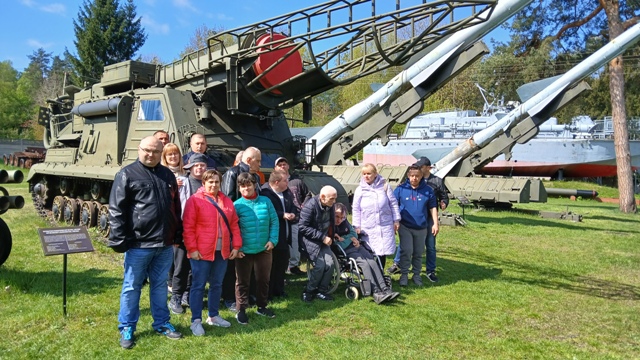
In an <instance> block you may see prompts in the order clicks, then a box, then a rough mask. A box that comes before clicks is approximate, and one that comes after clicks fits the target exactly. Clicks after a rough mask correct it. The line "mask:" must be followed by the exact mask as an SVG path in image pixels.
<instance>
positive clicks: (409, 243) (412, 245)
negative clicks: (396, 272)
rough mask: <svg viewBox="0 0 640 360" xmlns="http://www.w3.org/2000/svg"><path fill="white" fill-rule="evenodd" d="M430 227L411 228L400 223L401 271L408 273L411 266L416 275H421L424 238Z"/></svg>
mask: <svg viewBox="0 0 640 360" xmlns="http://www.w3.org/2000/svg"><path fill="white" fill-rule="evenodd" d="M428 231H429V229H410V228H408V227H406V226H404V225H402V224H400V229H398V235H399V236H400V273H401V274H408V273H409V266H411V267H412V269H411V270H412V272H413V274H414V275H418V276H419V275H420V270H421V269H422V253H423V251H424V240H425V239H426V238H427V232H428Z"/></svg>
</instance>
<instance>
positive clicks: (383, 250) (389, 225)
mask: <svg viewBox="0 0 640 360" xmlns="http://www.w3.org/2000/svg"><path fill="white" fill-rule="evenodd" d="M386 184H387V181H386V180H385V179H384V178H383V177H382V176H380V174H378V176H376V178H375V179H374V180H373V183H372V184H371V185H369V184H367V182H366V181H364V179H362V180H360V186H358V188H357V189H356V191H355V193H354V194H353V206H352V211H353V218H352V219H353V221H352V225H353V227H354V228H360V229H361V230H362V231H364V232H365V233H366V235H367V236H368V241H369V245H370V246H371V248H372V249H373V252H374V253H375V254H376V255H391V254H394V253H395V251H396V234H395V230H394V228H393V223H394V221H400V210H399V209H398V201H397V200H396V198H395V197H394V196H393V191H392V189H391V186H389V185H386Z"/></svg>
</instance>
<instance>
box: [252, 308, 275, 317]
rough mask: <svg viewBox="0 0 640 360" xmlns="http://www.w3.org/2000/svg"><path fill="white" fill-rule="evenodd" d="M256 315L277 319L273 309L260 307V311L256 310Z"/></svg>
mask: <svg viewBox="0 0 640 360" xmlns="http://www.w3.org/2000/svg"><path fill="white" fill-rule="evenodd" d="M256 313H257V314H258V315H262V316H266V317H268V318H271V319H273V318H275V317H276V314H274V313H273V311H271V309H267V308H266V307H259V308H258V310H256Z"/></svg>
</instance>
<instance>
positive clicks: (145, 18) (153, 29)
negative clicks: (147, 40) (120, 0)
mask: <svg viewBox="0 0 640 360" xmlns="http://www.w3.org/2000/svg"><path fill="white" fill-rule="evenodd" d="M140 22H141V23H142V26H144V28H145V29H146V30H149V32H150V33H154V34H163V35H166V34H168V33H169V32H170V31H171V28H170V27H169V25H168V24H160V23H158V22H156V21H155V20H153V18H151V16H149V15H142V16H141V17H140Z"/></svg>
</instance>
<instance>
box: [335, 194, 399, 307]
mask: <svg viewBox="0 0 640 360" xmlns="http://www.w3.org/2000/svg"><path fill="white" fill-rule="evenodd" d="M335 213H336V215H335V220H336V225H335V228H336V230H335V235H334V237H335V240H336V243H337V244H338V246H340V248H342V250H344V253H345V254H346V256H347V257H349V258H351V259H354V260H355V261H356V263H357V264H358V267H359V268H360V269H361V270H362V273H363V275H364V279H366V280H368V281H369V283H370V284H371V286H372V290H373V291H372V295H373V300H374V301H375V302H376V304H378V305H380V304H382V303H384V302H387V301H393V300H395V299H396V298H397V297H398V296H400V293H398V292H393V291H391V288H389V286H388V285H387V283H386V282H385V280H384V275H383V274H382V267H381V265H380V263H378V262H377V261H376V259H374V257H373V255H372V251H371V248H367V247H368V245H366V243H365V242H362V241H360V240H358V235H357V234H356V231H355V230H354V229H353V227H352V226H351V224H349V221H348V220H347V215H348V212H347V207H346V206H345V205H344V204H342V203H336V204H335Z"/></svg>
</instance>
